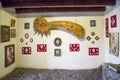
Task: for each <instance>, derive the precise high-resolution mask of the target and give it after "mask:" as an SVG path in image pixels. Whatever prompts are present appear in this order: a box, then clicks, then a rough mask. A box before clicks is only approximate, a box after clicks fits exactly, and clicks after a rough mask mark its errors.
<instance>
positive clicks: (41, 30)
mask: <svg viewBox="0 0 120 80" xmlns="http://www.w3.org/2000/svg"><path fill="white" fill-rule="evenodd" d="M51 29H62V30H67V31H68V32H71V33H72V34H73V35H75V36H77V37H78V38H79V39H83V38H84V36H85V30H84V28H83V27H82V26H81V25H79V24H77V23H73V22H69V21H52V22H47V20H46V19H45V18H44V17H38V18H36V19H35V20H34V31H35V34H36V33H38V34H41V36H43V35H45V36H48V35H49V34H50V30H51Z"/></svg>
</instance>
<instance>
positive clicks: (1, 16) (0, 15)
mask: <svg viewBox="0 0 120 80" xmlns="http://www.w3.org/2000/svg"><path fill="white" fill-rule="evenodd" d="M12 18H13V19H15V20H16V22H17V18H15V17H13V16H11V15H9V14H8V13H6V12H5V11H3V10H1V9H0V25H7V26H10V21H11V19H12ZM16 25H17V23H16ZM15 28H17V27H15ZM15 28H13V29H15ZM11 29H12V28H11ZM9 44H15V45H16V39H15V38H13V39H11V40H10V42H4V43H1V42H0V78H1V77H3V76H4V75H6V74H8V73H9V72H11V71H12V70H13V69H14V68H15V67H16V62H15V63H14V64H12V65H10V66H8V67H6V68H5V51H4V46H6V45H9Z"/></svg>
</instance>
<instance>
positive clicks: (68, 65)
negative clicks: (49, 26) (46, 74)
mask: <svg viewBox="0 0 120 80" xmlns="http://www.w3.org/2000/svg"><path fill="white" fill-rule="evenodd" d="M45 18H46V19H47V21H48V22H50V21H71V22H75V23H78V24H80V25H82V26H83V27H84V29H85V32H86V36H85V37H87V36H88V35H91V32H95V34H96V35H97V36H99V37H100V40H99V41H96V43H95V44H92V43H91V41H87V40H86V39H85V40H84V41H80V40H79V39H77V38H76V37H74V36H73V35H71V34H69V33H67V32H64V31H61V30H51V35H50V36H48V37H45V36H43V37H41V36H40V35H39V36H38V35H34V30H33V21H34V19H35V18H18V30H19V31H18V48H17V52H18V53H17V54H18V56H19V57H18V65H17V66H18V67H29V68H45V69H91V68H96V67H98V66H100V65H101V64H102V63H103V62H104V37H103V36H104V30H103V29H104V17H103V16H83V17H82V16H76V17H74V15H73V16H69V17H67V16H66V17H62V16H60V17H45ZM90 20H96V25H97V26H96V27H90ZM25 22H29V23H30V29H28V30H25V29H24V23H25ZM25 33H29V35H30V38H33V39H34V41H33V43H30V42H29V39H25V37H24V34H25ZM56 37H60V38H61V39H62V45H61V46H60V47H55V46H54V44H53V41H54V39H55V38H56ZM20 38H24V39H25V40H24V42H23V43H21V42H20V41H19V40H20ZM92 39H93V38H92ZM26 42H28V45H25V43H26ZM71 43H79V44H80V52H70V51H69V44H71ZM37 44H47V52H37V47H36V46H37ZM25 46H30V47H31V48H32V54H31V55H22V49H21V48H22V47H25ZM89 47H99V56H89V55H88V48H89ZM55 48H60V49H61V52H62V56H61V57H55V56H54V49H55Z"/></svg>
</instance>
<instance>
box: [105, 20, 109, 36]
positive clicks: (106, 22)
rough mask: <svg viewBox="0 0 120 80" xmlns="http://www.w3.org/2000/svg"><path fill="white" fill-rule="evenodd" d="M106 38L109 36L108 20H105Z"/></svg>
mask: <svg viewBox="0 0 120 80" xmlns="http://www.w3.org/2000/svg"><path fill="white" fill-rule="evenodd" d="M105 28H106V37H108V36H109V22H108V18H106V19H105Z"/></svg>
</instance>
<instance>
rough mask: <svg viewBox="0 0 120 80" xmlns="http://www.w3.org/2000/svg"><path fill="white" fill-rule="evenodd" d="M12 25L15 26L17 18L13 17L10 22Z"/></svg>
mask: <svg viewBox="0 0 120 80" xmlns="http://www.w3.org/2000/svg"><path fill="white" fill-rule="evenodd" d="M10 26H11V27H15V19H11V24H10Z"/></svg>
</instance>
